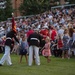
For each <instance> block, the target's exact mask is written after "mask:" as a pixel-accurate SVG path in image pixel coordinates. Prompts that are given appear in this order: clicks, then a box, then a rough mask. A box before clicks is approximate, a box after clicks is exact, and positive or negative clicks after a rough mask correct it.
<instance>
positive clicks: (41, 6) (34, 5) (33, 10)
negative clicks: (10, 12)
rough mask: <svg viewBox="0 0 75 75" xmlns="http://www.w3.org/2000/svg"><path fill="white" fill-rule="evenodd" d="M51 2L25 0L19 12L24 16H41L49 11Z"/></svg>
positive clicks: (45, 0)
mask: <svg viewBox="0 0 75 75" xmlns="http://www.w3.org/2000/svg"><path fill="white" fill-rule="evenodd" d="M49 6H50V0H24V1H23V3H22V4H21V6H20V8H19V10H20V12H21V14H22V15H31V14H39V13H42V12H44V11H46V10H50V9H49Z"/></svg>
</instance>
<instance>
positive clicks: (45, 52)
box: [42, 37, 51, 63]
mask: <svg viewBox="0 0 75 75" xmlns="http://www.w3.org/2000/svg"><path fill="white" fill-rule="evenodd" d="M45 41H46V43H45V46H44V47H43V48H44V49H43V51H42V55H43V56H44V57H45V58H47V62H48V63H49V62H50V56H51V51H50V38H49V37H47V38H46V40H45Z"/></svg>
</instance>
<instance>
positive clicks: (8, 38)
mask: <svg viewBox="0 0 75 75" xmlns="http://www.w3.org/2000/svg"><path fill="white" fill-rule="evenodd" d="M12 38H14V39H15V40H16V42H18V43H19V40H18V39H17V38H16V33H15V32H14V31H10V32H8V33H7V35H6V41H5V45H7V46H10V47H11V46H12V43H13V41H12Z"/></svg>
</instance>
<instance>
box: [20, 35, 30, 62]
mask: <svg viewBox="0 0 75 75" xmlns="http://www.w3.org/2000/svg"><path fill="white" fill-rule="evenodd" d="M26 39H27V38H26V36H25V35H22V41H21V46H20V47H21V49H20V63H21V62H22V58H23V56H25V58H26V63H28V58H27V50H28V47H29V46H28V43H27V40H26Z"/></svg>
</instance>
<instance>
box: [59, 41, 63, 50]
mask: <svg viewBox="0 0 75 75" xmlns="http://www.w3.org/2000/svg"><path fill="white" fill-rule="evenodd" d="M62 47H63V43H62V40H58V48H59V49H60V48H62Z"/></svg>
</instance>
